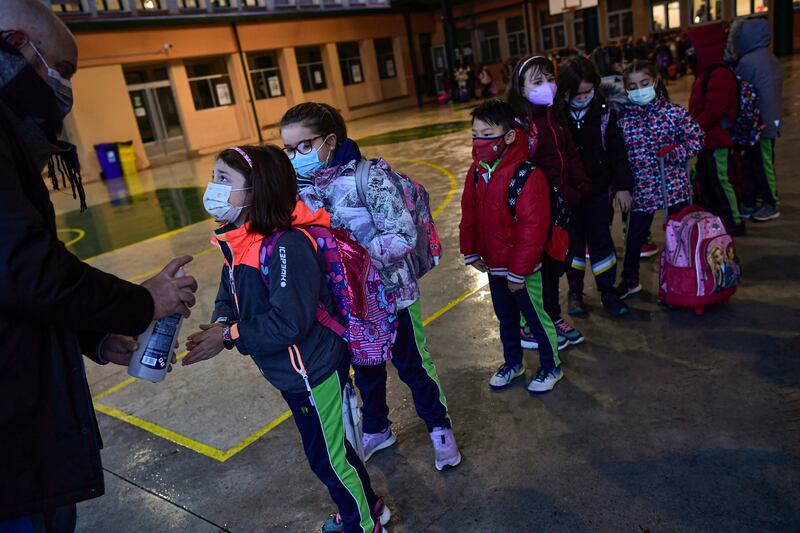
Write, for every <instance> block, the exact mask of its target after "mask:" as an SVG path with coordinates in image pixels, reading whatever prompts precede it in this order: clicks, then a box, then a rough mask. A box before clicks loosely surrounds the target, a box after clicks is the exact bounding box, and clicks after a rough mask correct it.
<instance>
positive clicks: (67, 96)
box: [28, 42, 73, 118]
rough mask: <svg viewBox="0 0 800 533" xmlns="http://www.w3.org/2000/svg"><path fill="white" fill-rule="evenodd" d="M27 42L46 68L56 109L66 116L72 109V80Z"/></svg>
mask: <svg viewBox="0 0 800 533" xmlns="http://www.w3.org/2000/svg"><path fill="white" fill-rule="evenodd" d="M28 44H29V45H31V48H33V51H34V52H35V53H36V55H37V56H39V60H40V61H41V62H42V64H43V65H44V66H45V68H46V69H47V84H48V85H49V86H50V88H51V89H52V90H53V92H54V93H55V95H56V100H58V109H59V110H60V111H61V118H64V117H66V116H67V115H68V114H69V112H70V111H72V103H73V96H72V82H71V81H69V80H68V79H66V78H64V76H62V75H61V73H60V72H58V71H57V70H56V69H54V68H50V65H48V64H47V61H45V60H44V56H43V55H42V53H41V52H39V49H38V48H36V46H34V44H33V43H31V42H29V43H28Z"/></svg>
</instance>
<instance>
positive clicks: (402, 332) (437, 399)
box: [353, 300, 452, 433]
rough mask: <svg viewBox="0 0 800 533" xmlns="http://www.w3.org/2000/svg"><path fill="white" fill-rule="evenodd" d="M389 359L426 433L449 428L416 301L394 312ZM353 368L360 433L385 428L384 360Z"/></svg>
mask: <svg viewBox="0 0 800 533" xmlns="http://www.w3.org/2000/svg"><path fill="white" fill-rule="evenodd" d="M391 362H392V364H393V365H394V367H395V368H396V369H397V375H398V376H399V377H400V379H401V380H402V381H403V383H405V384H406V385H408V388H409V389H411V397H412V398H413V399H414V407H415V408H416V410H417V415H419V417H420V418H421V419H422V420H423V421H424V422H425V425H426V426H427V427H428V432H429V433H430V432H431V431H433V430H434V429H435V428H450V427H452V423H451V421H450V415H449V413H448V408H447V399H446V398H445V396H444V389H443V388H442V383H441V381H439V374H438V373H437V372H436V367H435V366H434V364H433V361H432V360H431V355H430V354H429V353H428V348H427V346H426V340H425V328H424V327H423V325H422V310H421V307H420V303H419V300H417V301H416V302H414V303H413V304H411V305H410V306H409V307H407V308H405V309H401V310H399V311H398V312H397V338H396V339H395V343H394V346H393V347H392V358H391ZM353 368H354V371H355V377H356V387H358V390H359V392H360V393H361V400H362V402H363V406H362V408H361V412H362V415H363V416H364V433H380V432H382V431H385V430H386V428H388V427H389V424H390V423H391V422H390V421H389V406H388V404H387V403H386V363H383V364H380V365H374V366H355V367H353Z"/></svg>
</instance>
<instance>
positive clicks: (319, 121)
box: [280, 102, 347, 147]
mask: <svg viewBox="0 0 800 533" xmlns="http://www.w3.org/2000/svg"><path fill="white" fill-rule="evenodd" d="M297 123H300V124H302V125H303V126H305V127H307V128H309V129H311V130H312V131H313V132H314V134H316V135H322V136H323V137H326V136H328V135H330V134H331V133H334V134H336V146H337V147H338V146H339V145H341V144H342V143H343V142H344V141H345V139H347V126H346V125H345V123H344V117H342V114H341V113H339V111H337V110H336V108H335V107H333V106H330V105H328V104H323V103H319V102H305V103H303V104H298V105H296V106H294V107H293V108H291V109H289V110H288V111H287V112H286V113H284V115H283V118H281V123H280V127H281V128H283V127H284V126H289V125H290V124H297Z"/></svg>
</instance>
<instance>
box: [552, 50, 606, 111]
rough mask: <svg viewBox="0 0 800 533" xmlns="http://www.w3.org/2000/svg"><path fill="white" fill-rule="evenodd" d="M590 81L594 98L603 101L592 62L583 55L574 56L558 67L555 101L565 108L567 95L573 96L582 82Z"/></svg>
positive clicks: (597, 75)
mask: <svg viewBox="0 0 800 533" xmlns="http://www.w3.org/2000/svg"><path fill="white" fill-rule="evenodd" d="M584 81H585V82H587V83H591V84H592V86H593V87H594V97H595V100H596V101H598V102H600V103H601V104H602V103H605V100H604V98H603V94H602V91H601V90H600V75H599V74H598V73H597V69H596V68H594V64H593V63H592V62H591V61H589V60H588V59H586V58H585V57H576V58H575V59H573V60H572V61H570V62H569V63H567V64H566V66H564V68H562V69H560V71H559V74H558V93H557V94H556V103H557V105H558V106H559V107H561V109H566V107H567V105H568V102H567V95H568V94H569V95H572V96H573V97H574V96H575V94H576V93H577V92H578V87H579V86H580V84H581V83H583V82H584Z"/></svg>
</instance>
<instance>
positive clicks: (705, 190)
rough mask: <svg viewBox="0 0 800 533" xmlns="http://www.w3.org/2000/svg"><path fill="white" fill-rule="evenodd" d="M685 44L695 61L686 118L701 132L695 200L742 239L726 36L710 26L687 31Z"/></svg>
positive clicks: (735, 101)
mask: <svg viewBox="0 0 800 533" xmlns="http://www.w3.org/2000/svg"><path fill="white" fill-rule="evenodd" d="M689 39H690V40H691V42H692V45H693V46H694V50H695V57H696V58H697V64H696V66H695V67H694V69H693V70H694V74H695V80H694V85H692V94H691V97H690V99H689V114H691V115H692V118H693V119H694V120H695V122H697V123H698V124H699V125H700V127H701V128H702V129H703V132H704V133H705V141H704V142H703V149H702V151H701V152H700V154H699V155H698V156H697V165H696V166H695V178H694V181H695V187H696V190H697V193H698V194H697V196H698V197H697V199H696V200H697V203H698V204H700V205H702V206H703V207H704V208H706V209H708V210H709V211H710V212H712V213H714V214H715V215H717V216H719V217H721V218H722V220H723V222H724V223H725V227H726V228H727V230H728V232H729V233H730V234H731V235H742V234H744V232H745V229H744V223H743V222H742V218H741V216H740V214H739V204H738V201H737V199H736V192H735V190H734V187H733V183H732V181H731V174H732V170H733V164H734V162H733V157H732V156H733V141H732V140H731V133H730V128H731V126H733V123H734V122H735V121H736V113H737V111H738V109H739V85H738V82H737V81H736V77H735V76H734V74H733V71H732V70H731V69H730V68H729V67H728V66H727V65H726V64H725V62H724V61H723V53H724V51H725V46H726V45H727V39H728V37H727V34H726V33H725V29H724V28H723V27H722V25H721V24H712V25H708V26H698V27H696V28H692V29H691V30H689Z"/></svg>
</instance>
